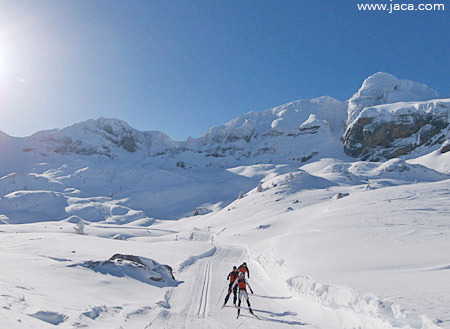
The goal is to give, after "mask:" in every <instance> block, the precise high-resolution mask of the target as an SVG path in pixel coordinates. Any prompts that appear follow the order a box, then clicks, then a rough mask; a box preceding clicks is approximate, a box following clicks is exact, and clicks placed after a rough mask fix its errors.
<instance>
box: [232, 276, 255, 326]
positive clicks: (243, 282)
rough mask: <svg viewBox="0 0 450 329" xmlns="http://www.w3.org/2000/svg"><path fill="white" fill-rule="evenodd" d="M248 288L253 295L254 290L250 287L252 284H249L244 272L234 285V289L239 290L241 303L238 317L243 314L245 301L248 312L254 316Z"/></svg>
mask: <svg viewBox="0 0 450 329" xmlns="http://www.w3.org/2000/svg"><path fill="white" fill-rule="evenodd" d="M247 286H248V288H249V289H250V292H251V293H252V294H253V290H252V288H251V287H250V284H249V283H248V281H247V279H246V278H245V274H244V273H243V272H241V273H239V279H237V280H236V281H235V282H234V284H233V288H234V287H238V288H239V303H238V311H237V316H238V317H239V314H240V313H241V302H242V300H243V299H245V300H246V301H247V305H248V310H249V312H250V313H251V314H253V310H252V308H251V306H250V300H249V299H248V293H247Z"/></svg>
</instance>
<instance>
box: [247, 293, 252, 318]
mask: <svg viewBox="0 0 450 329" xmlns="http://www.w3.org/2000/svg"><path fill="white" fill-rule="evenodd" d="M247 305H248V311H249V312H250V313H251V314H253V310H252V307H251V306H250V299H249V298H248V297H247Z"/></svg>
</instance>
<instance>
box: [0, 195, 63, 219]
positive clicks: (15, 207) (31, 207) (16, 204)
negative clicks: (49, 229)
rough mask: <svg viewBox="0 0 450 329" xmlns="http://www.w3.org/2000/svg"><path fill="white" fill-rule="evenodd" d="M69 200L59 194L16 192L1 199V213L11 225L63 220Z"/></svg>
mask: <svg viewBox="0 0 450 329" xmlns="http://www.w3.org/2000/svg"><path fill="white" fill-rule="evenodd" d="M67 205H68V203H67V199H66V197H65V196H64V195H62V194H61V193H59V192H52V191H16V192H12V193H9V194H7V195H5V196H4V197H3V198H1V199H0V212H1V213H3V214H4V215H6V216H7V217H9V219H8V220H7V222H8V223H9V224H23V223H33V222H40V221H56V220H62V219H64V218H65V217H67V216H66V212H65V207H67Z"/></svg>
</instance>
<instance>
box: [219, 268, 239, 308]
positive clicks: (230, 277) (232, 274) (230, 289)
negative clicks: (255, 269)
mask: <svg viewBox="0 0 450 329" xmlns="http://www.w3.org/2000/svg"><path fill="white" fill-rule="evenodd" d="M238 276H239V272H238V270H237V267H236V266H233V270H232V271H231V272H230V273H229V274H228V276H227V280H230V284H229V285H228V294H227V296H226V297H225V302H224V303H223V306H222V307H225V305H227V302H228V299H229V298H230V295H231V292H233V305H234V306H236V299H237V288H238V287H237V286H234V288H233V284H234V282H235V281H236V280H237V279H238Z"/></svg>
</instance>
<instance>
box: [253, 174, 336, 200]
mask: <svg viewBox="0 0 450 329" xmlns="http://www.w3.org/2000/svg"><path fill="white" fill-rule="evenodd" d="M334 185H336V184H335V183H333V182H331V181H329V180H327V179H324V178H321V177H318V176H314V175H311V174H309V173H308V172H307V171H304V170H299V171H294V172H290V173H288V174H283V175H278V176H276V177H274V178H271V179H268V180H267V181H265V182H264V183H263V184H261V187H262V191H265V190H270V189H274V188H275V189H276V193H277V194H281V193H283V194H293V193H296V192H299V191H302V190H307V189H326V188H329V187H331V186H334ZM258 190H260V191H261V188H259V187H257V188H256V189H254V190H253V193H258Z"/></svg>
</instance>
